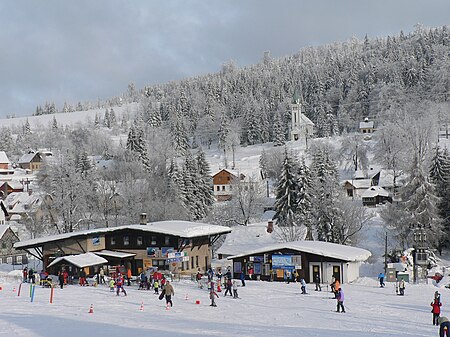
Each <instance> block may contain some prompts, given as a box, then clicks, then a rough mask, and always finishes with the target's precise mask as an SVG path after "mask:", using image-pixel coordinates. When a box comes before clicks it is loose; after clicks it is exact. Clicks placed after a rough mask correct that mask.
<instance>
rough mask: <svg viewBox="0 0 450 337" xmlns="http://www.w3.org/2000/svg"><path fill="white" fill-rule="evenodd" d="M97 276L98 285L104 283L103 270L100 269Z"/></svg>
mask: <svg viewBox="0 0 450 337" xmlns="http://www.w3.org/2000/svg"><path fill="white" fill-rule="evenodd" d="M98 274H99V275H100V276H99V279H98V283H99V284H103V283H105V271H104V270H103V267H100V270H99V272H98Z"/></svg>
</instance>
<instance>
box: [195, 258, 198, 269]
mask: <svg viewBox="0 0 450 337" xmlns="http://www.w3.org/2000/svg"><path fill="white" fill-rule="evenodd" d="M195 266H196V267H197V268H198V256H196V257H195Z"/></svg>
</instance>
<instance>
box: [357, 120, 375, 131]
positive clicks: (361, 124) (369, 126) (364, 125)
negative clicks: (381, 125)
mask: <svg viewBox="0 0 450 337" xmlns="http://www.w3.org/2000/svg"><path fill="white" fill-rule="evenodd" d="M359 128H360V129H373V121H370V122H369V121H364V122H359Z"/></svg>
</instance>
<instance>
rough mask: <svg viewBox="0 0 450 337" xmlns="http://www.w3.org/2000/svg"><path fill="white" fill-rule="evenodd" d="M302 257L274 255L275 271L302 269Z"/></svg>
mask: <svg viewBox="0 0 450 337" xmlns="http://www.w3.org/2000/svg"><path fill="white" fill-rule="evenodd" d="M301 266H302V261H301V256H300V255H272V268H273V269H301V268H302V267H301Z"/></svg>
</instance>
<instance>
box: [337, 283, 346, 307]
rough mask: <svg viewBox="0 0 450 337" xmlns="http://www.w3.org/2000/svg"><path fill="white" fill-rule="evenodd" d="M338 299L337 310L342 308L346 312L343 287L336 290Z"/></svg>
mask: <svg viewBox="0 0 450 337" xmlns="http://www.w3.org/2000/svg"><path fill="white" fill-rule="evenodd" d="M336 300H337V309H336V312H339V309H342V312H345V308H344V292H343V291H342V289H341V288H339V290H337V292H336Z"/></svg>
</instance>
